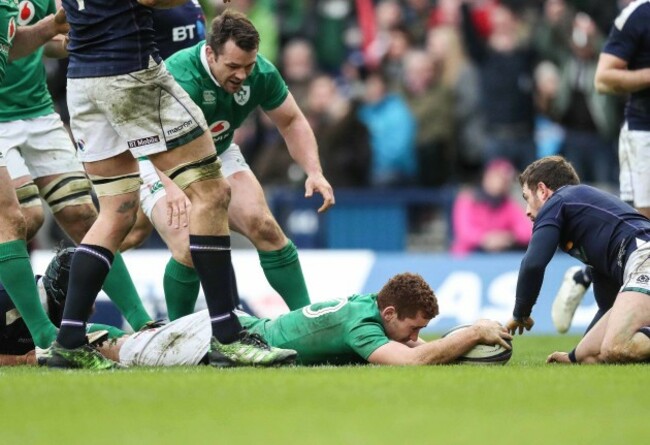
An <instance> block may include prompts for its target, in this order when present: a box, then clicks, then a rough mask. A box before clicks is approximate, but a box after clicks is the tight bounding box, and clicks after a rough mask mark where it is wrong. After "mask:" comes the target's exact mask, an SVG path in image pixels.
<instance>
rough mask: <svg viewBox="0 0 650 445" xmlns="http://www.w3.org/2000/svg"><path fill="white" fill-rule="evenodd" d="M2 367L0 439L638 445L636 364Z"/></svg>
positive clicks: (640, 417) (644, 405) (545, 343)
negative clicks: (88, 369) (106, 369)
mask: <svg viewBox="0 0 650 445" xmlns="http://www.w3.org/2000/svg"><path fill="white" fill-rule="evenodd" d="M577 340H578V338H577V337H536V336H531V335H527V336H524V337H521V338H520V337H518V338H517V339H516V342H515V354H514V356H513V358H512V360H511V361H510V363H508V364H507V365H506V366H503V367H501V366H498V367H480V366H467V365H456V366H437V367H411V368H409V367H372V366H362V367H341V368H332V367H320V368H284V369H234V370H215V369H209V368H207V367H193V368H176V369H143V370H125V371H119V372H103V373H101V372H100V373H93V372H86V371H50V370H47V369H36V368H13V369H10V368H6V369H2V370H0V443H1V444H6V445H9V444H20V445H24V444H98V445H99V444H113V445H122V444H125V445H126V444H141V445H144V444H251V445H252V444H255V443H263V444H276V443H278V444H279V443H288V444H294V443H295V444H308V445H311V444H384V443H385V444H410V443H418V444H445V445H448V444H499V445H507V444H519V445H535V444H544V445H546V444H589V445H595V444H626V445H629V444H642V443H643V444H645V443H647V441H648V434H649V433H648V428H647V426H646V425H645V423H644V422H645V420H646V418H647V414H648V412H649V411H648V377H649V375H650V374H649V373H648V367H647V366H644V365H631V366H592V367H589V366H561V365H546V364H544V359H545V357H546V355H547V354H548V353H549V352H552V351H553V350H556V349H557V350H568V349H570V348H571V347H573V345H575V343H576V342H577Z"/></svg>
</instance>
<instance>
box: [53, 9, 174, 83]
mask: <svg viewBox="0 0 650 445" xmlns="http://www.w3.org/2000/svg"><path fill="white" fill-rule="evenodd" d="M62 1H63V8H64V9H65V12H66V16H67V18H68V23H69V24H70V33H69V36H70V44H69V45H68V52H69V53H70V61H69V64H68V77H70V78H84V77H104V76H116V75H119V74H128V73H132V72H134V71H140V70H143V69H146V68H147V67H148V66H149V60H150V59H153V60H155V61H156V62H160V61H161V60H162V59H161V58H160V55H159V54H158V49H157V48H156V44H155V40H154V39H155V32H154V29H153V19H152V17H151V8H147V7H145V6H142V5H141V4H140V3H138V2H137V1H136V0H62Z"/></svg>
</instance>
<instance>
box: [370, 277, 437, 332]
mask: <svg viewBox="0 0 650 445" xmlns="http://www.w3.org/2000/svg"><path fill="white" fill-rule="evenodd" d="M377 305H378V306H379V310H380V311H381V310H384V309H385V308H387V307H388V306H393V307H394V308H395V311H396V312H397V317H398V318H399V319H400V320H401V319H404V318H407V317H408V318H414V317H416V316H417V315H418V312H422V314H423V316H424V317H425V318H429V319H431V318H433V317H435V316H436V315H438V299H437V298H436V295H435V294H434V293H433V290H432V289H431V287H430V286H429V284H428V283H427V282H426V281H424V278H422V277H421V276H420V275H418V274H414V273H408V272H407V273H401V274H398V275H395V276H394V277H393V278H391V279H390V280H388V283H386V284H385V285H384V287H382V288H381V290H380V291H379V293H378V294H377Z"/></svg>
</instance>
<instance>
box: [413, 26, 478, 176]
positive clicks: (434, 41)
mask: <svg viewBox="0 0 650 445" xmlns="http://www.w3.org/2000/svg"><path fill="white" fill-rule="evenodd" d="M426 48H427V51H428V52H429V54H431V56H432V57H433V60H434V63H435V66H436V69H437V70H440V79H441V82H442V84H443V85H444V86H445V87H446V88H448V89H450V90H452V91H453V95H454V105H453V107H452V110H453V113H454V119H455V122H454V125H453V127H454V133H455V146H456V163H457V166H456V170H457V173H458V175H459V179H461V180H468V179H472V180H476V179H478V175H479V174H480V171H481V169H482V166H483V150H482V149H483V144H484V141H485V119H484V117H483V113H482V110H481V106H480V99H481V93H480V90H479V73H478V71H477V69H476V67H475V66H474V64H473V63H472V62H471V61H470V60H469V59H468V58H467V55H466V53H465V50H464V48H463V45H462V41H461V37H460V33H459V32H458V30H457V29H456V27H454V26H449V25H447V26H437V27H435V28H433V29H431V30H430V31H429V34H428V36H427V44H426Z"/></svg>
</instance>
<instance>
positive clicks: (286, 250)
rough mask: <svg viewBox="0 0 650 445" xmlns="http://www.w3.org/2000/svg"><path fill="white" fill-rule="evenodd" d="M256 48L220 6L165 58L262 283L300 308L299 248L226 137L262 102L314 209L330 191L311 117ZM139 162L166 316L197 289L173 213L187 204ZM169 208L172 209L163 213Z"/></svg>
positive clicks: (305, 300) (305, 299)
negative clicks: (217, 167) (210, 148)
mask: <svg viewBox="0 0 650 445" xmlns="http://www.w3.org/2000/svg"><path fill="white" fill-rule="evenodd" d="M258 47H259V34H258V32H257V30H256V29H255V27H254V26H253V24H252V23H251V22H250V21H249V20H248V19H247V18H246V17H245V16H244V15H243V14H240V13H236V12H232V11H225V12H224V13H222V14H221V15H220V16H218V17H216V18H215V19H214V20H213V22H212V24H211V33H210V37H209V39H208V41H207V42H201V43H199V44H198V45H196V46H194V47H192V48H188V49H185V50H182V51H179V52H177V53H175V54H174V55H173V56H171V57H170V58H169V59H167V60H166V61H165V63H166V65H167V68H168V69H169V71H170V73H171V74H172V75H173V76H174V77H175V79H176V80H177V81H178V83H179V84H180V86H181V87H182V88H183V89H184V90H185V91H187V92H188V94H189V95H190V97H191V98H192V99H193V101H194V102H195V103H196V104H197V105H198V106H199V107H200V108H201V110H202V111H203V113H204V115H205V116H206V118H207V120H208V121H209V122H210V123H211V125H210V128H211V132H212V139H213V142H214V147H215V149H216V152H217V154H218V155H219V157H220V159H221V161H222V171H223V174H224V176H225V177H226V179H227V181H228V183H229V185H230V188H231V190H232V200H231V202H230V206H229V208H228V218H229V224H230V227H231V228H232V229H233V230H235V231H237V232H239V233H241V234H243V235H244V236H246V237H247V238H248V239H250V240H251V242H252V243H253V245H254V246H255V247H256V248H257V252H258V255H259V258H260V264H261V266H262V269H263V270H264V274H265V276H266V278H267V280H268V282H269V283H270V284H271V286H272V287H273V288H274V289H275V290H276V291H277V292H278V293H279V294H280V296H281V297H282V298H283V299H284V301H285V302H286V303H287V306H288V307H289V309H298V308H301V307H303V306H306V305H308V304H309V301H310V300H309V294H308V291H307V286H306V284H305V279H304V277H303V273H302V268H301V266H300V261H299V259H298V251H297V249H296V246H295V245H294V244H293V243H292V242H291V240H289V239H288V238H287V237H286V235H285V234H284V233H283V232H282V229H281V228H280V226H279V224H278V223H277V221H276V220H275V218H274V217H273V215H272V214H271V211H270V209H269V207H268V204H267V202H266V199H265V198H264V192H263V190H262V187H261V185H260V184H259V182H258V180H257V178H256V177H255V175H254V174H253V173H252V172H251V170H250V167H249V166H248V164H247V163H246V160H245V159H244V157H243V155H242V153H241V150H240V149H239V146H237V145H236V144H234V143H233V142H232V140H233V134H234V131H235V130H236V129H237V128H238V127H239V126H240V125H241V124H242V122H243V121H244V119H245V118H246V117H247V116H248V115H249V114H250V113H251V112H253V111H254V110H255V109H257V108H258V107H261V108H262V110H264V112H265V113H266V114H267V115H268V116H269V118H270V119H271V121H272V122H273V123H274V124H275V125H276V126H277V127H278V129H279V131H280V133H281V134H282V136H283V137H284V139H285V141H286V143H287V147H288V150H289V152H290V154H291V156H292V157H293V158H294V159H295V160H296V162H297V163H298V164H299V165H300V166H301V167H302V168H303V169H304V171H305V172H306V173H307V179H306V181H305V196H307V197H309V196H311V195H312V194H313V193H314V192H317V193H320V194H321V195H322V196H323V205H322V206H321V208H320V209H319V211H325V210H327V209H328V208H329V207H330V206H332V205H333V204H334V194H333V191H332V187H331V186H330V184H329V183H328V182H327V180H326V179H325V177H324V176H323V173H322V169H321V166H320V161H319V157H318V147H317V144H316V139H315V137H314V133H313V131H312V130H311V128H310V126H309V123H308V122H307V120H306V118H305V117H304V115H303V114H302V112H301V111H300V109H299V108H298V106H297V105H296V102H295V101H294V99H293V97H292V95H291V93H290V92H289V91H288V89H287V86H286V84H285V82H284V80H283V79H282V78H281V76H280V74H279V73H278V71H277V69H276V68H275V67H274V66H273V65H272V64H271V63H270V62H269V61H268V60H267V59H265V58H264V57H263V56H262V55H260V54H258ZM140 168H141V171H142V172H143V177H144V178H145V184H144V186H143V188H142V189H143V191H142V194H141V197H142V207H143V210H144V213H145V214H146V215H147V216H148V217H149V218H150V219H151V220H152V222H153V224H154V226H155V227H156V229H157V230H158V232H159V233H160V234H161V236H162V238H163V239H164V240H165V242H166V243H167V246H168V247H169V248H170V250H171V252H172V258H171V260H170V261H169V263H168V265H167V268H166V270H165V278H164V280H165V281H164V282H165V297H166V300H167V306H168V310H169V315H170V319H174V318H177V317H179V316H182V315H186V314H188V313H191V312H192V311H193V310H194V304H195V302H196V298H197V296H198V285H197V286H194V287H192V285H191V284H192V283H193V282H195V281H196V275H195V271H194V268H193V264H192V261H191V260H192V258H191V257H190V255H189V251H188V246H187V229H186V228H184V227H182V224H179V223H178V221H179V219H180V218H179V217H178V216H177V215H180V216H183V212H184V211H185V207H184V203H183V201H182V200H180V201H179V200H178V199H177V198H176V196H178V193H177V192H174V191H173V187H170V186H167V185H165V188H164V191H163V190H162V187H160V185H157V184H158V183H159V181H168V180H167V179H166V178H164V176H162V175H159V174H157V172H156V171H155V170H154V169H153V167H152V166H151V164H150V163H149V162H148V161H141V162H140ZM159 176H160V178H159ZM163 183H164V182H163ZM165 193H167V196H166V197H165ZM172 193H173V195H172ZM163 198H165V199H163ZM175 202H179V205H176V204H174V203H175ZM170 207H171V208H172V210H173V212H172V214H170V213H168V210H169V209H170ZM170 220H173V221H174V223H173V225H170V224H169V223H170ZM132 242H133V241H132ZM179 291H181V293H179Z"/></svg>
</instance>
